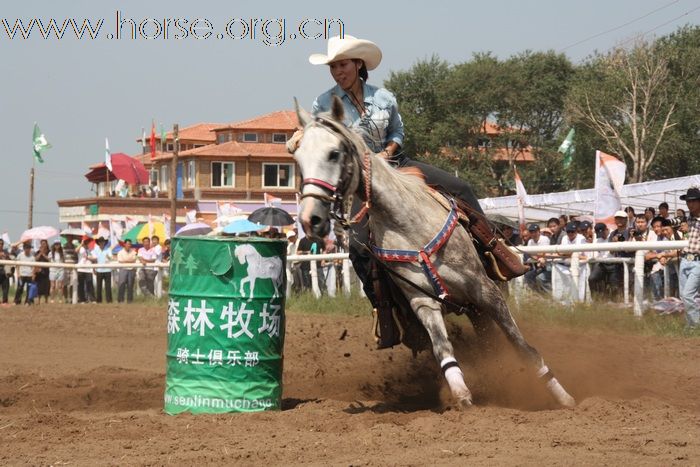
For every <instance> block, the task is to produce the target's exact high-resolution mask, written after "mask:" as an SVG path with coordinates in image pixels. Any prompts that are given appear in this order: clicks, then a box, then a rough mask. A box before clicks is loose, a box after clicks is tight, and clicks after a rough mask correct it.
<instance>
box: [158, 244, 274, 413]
mask: <svg viewBox="0 0 700 467" xmlns="http://www.w3.org/2000/svg"><path fill="white" fill-rule="evenodd" d="M285 255H286V242H285V241H283V240H268V239H258V238H225V237H223V238H222V237H175V238H173V241H172V254H171V259H170V297H169V300H168V353H167V371H166V378H165V412H166V413H168V414H178V413H181V412H191V413H222V412H253V411H260V410H279V409H280V407H281V401H282V360H283V348H284V326H285V318H284V302H285V290H286V275H285V261H286V258H285Z"/></svg>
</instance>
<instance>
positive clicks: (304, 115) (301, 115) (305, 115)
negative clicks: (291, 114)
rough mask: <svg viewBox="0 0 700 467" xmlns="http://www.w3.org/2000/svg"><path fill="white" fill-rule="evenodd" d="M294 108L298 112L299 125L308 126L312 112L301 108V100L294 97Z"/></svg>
mask: <svg viewBox="0 0 700 467" xmlns="http://www.w3.org/2000/svg"><path fill="white" fill-rule="evenodd" d="M294 110H295V111H296V113H297V118H298V119H299V125H301V127H302V128H304V127H306V125H307V124H308V123H309V122H310V121H311V114H310V113H309V112H307V111H306V110H304V109H303V108H301V106H300V105H299V101H298V100H297V98H296V97H295V98H294Z"/></svg>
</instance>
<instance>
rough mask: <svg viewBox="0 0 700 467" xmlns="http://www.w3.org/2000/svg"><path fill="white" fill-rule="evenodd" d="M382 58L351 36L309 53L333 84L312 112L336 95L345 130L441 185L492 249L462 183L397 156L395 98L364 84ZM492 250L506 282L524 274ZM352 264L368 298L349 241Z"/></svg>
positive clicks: (399, 128)
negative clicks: (325, 68) (459, 202)
mask: <svg viewBox="0 0 700 467" xmlns="http://www.w3.org/2000/svg"><path fill="white" fill-rule="evenodd" d="M381 59H382V52H381V50H380V49H379V47H378V46H377V45H376V44H374V43H373V42H371V41H368V40H363V39H357V38H355V37H352V36H349V35H345V36H344V38H342V39H341V38H340V37H338V36H336V37H332V38H330V39H329V40H328V53H327V54H313V55H311V56H310V57H309V62H310V63H312V64H314V65H328V66H329V68H330V72H331V76H332V77H333V80H334V81H335V82H336V85H335V86H334V87H332V88H331V89H329V90H328V91H326V92H324V93H323V94H321V95H320V96H318V97H317V98H316V100H315V101H314V103H313V106H312V109H311V113H312V114H314V115H317V114H319V113H322V112H328V111H330V109H331V103H332V101H333V96H338V97H339V98H340V99H341V101H342V102H343V107H344V110H345V122H344V123H345V125H346V126H347V127H348V128H350V129H352V130H353V131H355V132H357V133H358V134H360V135H361V136H362V138H363V139H364V141H365V143H366V144H367V146H368V147H369V149H370V150H372V151H374V152H376V153H378V154H379V155H381V156H382V157H384V158H385V159H386V160H388V161H389V162H390V163H392V164H394V165H395V166H398V167H416V168H418V169H420V171H421V172H422V173H423V175H424V176H425V181H426V183H427V184H428V185H433V186H435V185H439V186H440V187H441V188H442V189H443V190H445V191H446V192H448V193H449V194H450V195H452V196H454V197H455V198H458V199H460V200H462V201H464V202H465V203H466V204H468V206H469V209H468V211H471V213H473V215H470V220H471V229H470V230H471V231H472V234H473V235H474V236H475V237H476V238H477V239H478V240H479V241H480V242H481V244H482V245H488V244H491V243H490V242H491V239H493V238H494V235H493V232H492V230H491V228H490V227H489V226H488V224H487V223H486V221H485V217H484V215H483V210H482V209H481V206H480V205H479V201H478V200H477V198H476V196H475V195H474V192H473V191H472V189H471V187H470V186H469V185H468V184H467V183H466V182H465V181H464V180H461V179H459V178H457V177H455V176H452V175H450V174H449V173H448V172H445V171H444V170H441V169H438V168H435V167H432V166H430V165H428V164H425V163H422V162H418V161H415V160H412V159H410V158H409V157H407V156H406V155H405V154H404V153H403V152H402V151H401V147H402V145H403V137H404V128H403V122H402V121H401V115H400V114H399V111H398V105H397V103H396V98H395V97H394V95H393V94H392V93H391V91H388V90H387V89H384V88H379V87H377V86H372V85H370V84H367V80H368V73H367V72H368V71H369V70H374V69H375V68H376V67H377V66H378V65H379V63H380V62H381ZM358 206H359V203H358V205H357V206H353V212H354V211H356V210H357V209H358ZM475 227H476V229H475ZM475 230H476V231H475ZM356 234H357V235H356V238H354V239H353V240H356V241H359V242H364V243H366V242H367V235H368V232H367V229H366V227H365V228H364V229H362V228H360V229H356ZM492 245H493V244H492ZM492 249H493V253H494V255H495V256H496V259H497V260H498V264H499V267H500V272H501V273H502V274H504V275H506V276H508V278H511V277H515V276H517V275H520V274H523V273H524V272H525V271H526V269H525V268H524V267H523V265H522V263H521V262H520V260H519V259H518V258H517V256H515V255H513V254H512V253H510V251H509V250H508V249H507V248H505V247H503V246H502V245H500V244H499V245H498V246H496V247H495V248H492ZM350 259H351V260H352V263H353V267H354V268H355V271H356V272H357V274H358V276H359V277H360V279H361V280H362V283H363V284H364V285H365V290H366V291H367V292H369V293H368V294H367V295H368V296H370V297H372V295H373V294H372V293H371V291H370V290H368V289H371V288H372V285H371V284H369V283H368V281H366V278H367V276H368V273H369V271H368V268H369V259H370V258H369V255H368V254H367V252H366V250H365V249H363V248H358V245H357V244H354V243H353V241H351V243H350ZM491 272H492V271H490V273H491ZM494 275H495V276H496V277H498V274H492V277H493V276H494Z"/></svg>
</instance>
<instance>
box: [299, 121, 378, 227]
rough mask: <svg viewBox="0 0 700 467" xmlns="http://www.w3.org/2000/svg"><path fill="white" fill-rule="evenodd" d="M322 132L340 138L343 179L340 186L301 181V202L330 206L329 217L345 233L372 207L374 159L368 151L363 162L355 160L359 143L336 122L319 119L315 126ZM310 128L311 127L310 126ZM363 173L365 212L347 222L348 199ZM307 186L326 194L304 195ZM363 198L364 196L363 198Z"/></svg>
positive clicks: (306, 179) (324, 182)
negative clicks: (312, 199)
mask: <svg viewBox="0 0 700 467" xmlns="http://www.w3.org/2000/svg"><path fill="white" fill-rule="evenodd" d="M311 124H312V125H313V124H317V125H318V126H321V127H322V128H324V129H326V130H328V131H329V132H331V133H333V134H334V135H336V136H338V137H340V140H341V148H340V152H341V157H342V159H341V161H340V163H341V166H342V170H341V173H340V178H339V179H338V182H337V183H335V184H333V183H331V182H328V181H326V180H322V179H320V178H304V179H303V180H302V181H301V191H302V194H301V196H300V197H299V200H303V199H304V198H314V199H318V200H319V201H321V202H323V203H327V204H329V205H330V210H329V214H330V216H331V217H332V218H333V219H334V220H335V221H336V222H338V223H339V224H340V225H341V226H342V227H343V228H344V229H346V230H347V229H349V228H350V226H351V225H352V224H355V223H357V222H359V221H360V220H362V218H363V217H364V216H365V215H366V214H367V211H368V210H369V209H370V207H371V187H372V183H371V181H372V156H371V153H370V151H369V150H365V151H364V155H363V158H362V160H361V161H358V158H357V157H353V156H354V155H356V154H359V151H358V147H357V144H356V143H353V142H352V141H351V139H350V138H349V137H348V135H346V134H345V132H344V131H343V130H342V129H341V128H340V127H338V126H336V125H335V124H334V123H333V122H331V121H329V120H326V119H324V118H321V117H316V118H315V120H314V122H312V123H311ZM307 126H308V125H307ZM358 169H359V170H361V171H362V173H363V175H364V177H363V178H362V179H361V182H362V183H363V184H364V188H365V189H364V199H363V200H362V201H363V205H362V209H360V211H359V212H358V213H357V214H356V215H355V216H353V218H352V219H350V220H348V219H347V217H346V214H345V213H346V204H347V203H346V199H345V198H346V197H347V196H348V195H349V194H350V193H351V190H352V189H353V186H354V185H355V184H357V187H358V188H359V183H360V181H357V180H356V175H357V174H356V171H357V170H358ZM306 185H311V186H315V187H318V188H321V189H322V190H324V191H325V193H303V191H304V187H305V186H306ZM361 198H362V196H361Z"/></svg>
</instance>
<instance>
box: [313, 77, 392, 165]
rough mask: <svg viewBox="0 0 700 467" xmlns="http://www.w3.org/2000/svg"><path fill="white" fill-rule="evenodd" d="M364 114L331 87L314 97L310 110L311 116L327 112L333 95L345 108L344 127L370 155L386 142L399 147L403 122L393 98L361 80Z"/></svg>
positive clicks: (386, 91)
mask: <svg viewBox="0 0 700 467" xmlns="http://www.w3.org/2000/svg"><path fill="white" fill-rule="evenodd" d="M362 89H363V92H362V93H363V94H364V105H365V115H364V116H360V113H359V111H358V110H357V108H356V107H355V105H353V103H352V100H351V99H350V96H348V94H347V93H346V92H345V91H344V90H343V89H342V88H341V87H340V86H338V85H336V86H334V87H332V88H331V89H329V90H328V91H326V92H324V93H323V94H321V95H320V96H318V97H317V98H316V100H315V101H314V103H313V106H312V107H311V113H312V114H313V115H314V116H315V115H318V114H319V113H321V112H329V111H330V110H331V103H332V102H333V96H334V95H336V96H338V97H340V98H341V100H342V101H343V108H344V109H345V119H344V120H345V121H344V123H345V126H347V127H348V128H350V129H351V130H353V131H355V132H357V133H358V134H359V135H361V136H362V138H363V139H364V140H365V143H367V146H368V147H369V148H370V149H371V150H372V151H374V152H381V151H382V150H383V149H384V148H385V147H386V145H387V144H389V142H390V141H394V142H395V143H396V144H398V145H399V146H403V136H404V132H403V122H402V121H401V115H399V108H398V105H397V103H396V98H395V97H394V95H393V94H392V93H391V92H390V91H388V90H386V89H384V88H378V87H376V86H372V85H369V84H367V83H365V82H364V81H362Z"/></svg>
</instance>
